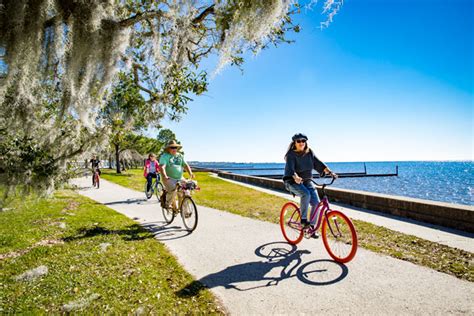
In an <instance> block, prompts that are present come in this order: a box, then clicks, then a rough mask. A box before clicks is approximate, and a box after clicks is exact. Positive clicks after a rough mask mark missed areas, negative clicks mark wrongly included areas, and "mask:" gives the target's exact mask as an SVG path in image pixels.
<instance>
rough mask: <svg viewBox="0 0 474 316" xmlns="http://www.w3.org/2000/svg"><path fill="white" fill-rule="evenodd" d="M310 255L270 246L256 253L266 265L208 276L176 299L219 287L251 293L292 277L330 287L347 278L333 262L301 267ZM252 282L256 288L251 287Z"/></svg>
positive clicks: (253, 264) (344, 270)
mask: <svg viewBox="0 0 474 316" xmlns="http://www.w3.org/2000/svg"><path fill="white" fill-rule="evenodd" d="M309 253H310V251H308V250H297V249H296V247H295V246H291V245H288V244H287V243H283V242H273V243H268V244H265V245H262V246H260V247H258V248H257V249H256V250H255V254H256V255H257V256H259V257H263V258H265V259H266V260H265V261H253V262H246V263H240V264H237V265H233V266H229V267H227V268H225V269H224V270H221V271H219V272H216V273H212V274H209V275H206V276H205V277H203V278H201V279H200V280H198V281H193V282H191V283H190V284H188V285H187V286H186V287H184V288H182V289H181V290H179V291H178V292H177V295H178V296H180V297H192V296H196V295H198V294H199V292H200V291H201V290H202V289H204V288H214V287H219V286H222V287H224V288H226V289H235V290H238V291H249V290H254V289H257V288H262V287H268V286H276V285H278V284H279V283H280V282H282V281H284V280H286V279H289V278H293V277H296V278H298V280H300V281H301V282H303V283H305V284H308V285H313V286H318V285H319V286H321V285H330V284H334V283H337V282H339V281H341V280H342V279H344V278H345V277H346V276H347V274H348V269H347V267H346V266H345V265H342V264H339V263H337V262H335V261H332V260H314V261H310V262H307V263H304V264H302V262H303V260H302V257H303V255H305V254H309ZM262 281H263V282H262ZM249 282H253V283H256V284H255V285H251V286H248V283H249ZM244 283H245V284H247V286H244Z"/></svg>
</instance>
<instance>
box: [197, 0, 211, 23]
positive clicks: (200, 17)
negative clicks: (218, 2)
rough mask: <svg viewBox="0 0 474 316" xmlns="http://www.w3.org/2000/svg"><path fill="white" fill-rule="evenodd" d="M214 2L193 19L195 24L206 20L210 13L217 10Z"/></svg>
mask: <svg viewBox="0 0 474 316" xmlns="http://www.w3.org/2000/svg"><path fill="white" fill-rule="evenodd" d="M214 6H215V5H214V4H213V5H211V6H209V7H207V8H206V9H205V10H204V11H202V12H201V13H200V14H199V15H198V16H197V17H195V18H194V19H193V24H199V23H201V22H202V21H204V19H205V18H206V17H207V16H208V15H209V14H214V13H215V10H214Z"/></svg>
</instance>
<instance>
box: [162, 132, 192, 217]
mask: <svg viewBox="0 0 474 316" xmlns="http://www.w3.org/2000/svg"><path fill="white" fill-rule="evenodd" d="M181 147H182V146H181V145H180V144H178V143H177V142H176V141H174V140H172V141H170V142H169V143H168V145H167V146H166V148H165V152H164V153H163V154H162V155H161V157H160V165H161V173H162V175H163V184H164V185H165V190H166V192H167V193H166V206H167V208H170V207H171V203H172V202H173V201H174V199H175V197H176V184H178V182H179V181H181V180H183V171H184V170H183V169H186V171H187V172H188V174H189V176H190V177H191V178H194V175H193V172H192V170H191V167H189V165H188V164H187V163H186V161H185V160H184V156H183V154H181V153H179V152H178V149H180V148H181Z"/></svg>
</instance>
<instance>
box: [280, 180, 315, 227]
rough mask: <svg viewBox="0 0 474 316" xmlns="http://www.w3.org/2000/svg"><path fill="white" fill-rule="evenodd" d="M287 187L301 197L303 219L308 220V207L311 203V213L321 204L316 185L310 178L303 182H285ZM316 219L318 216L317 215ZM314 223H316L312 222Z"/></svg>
mask: <svg viewBox="0 0 474 316" xmlns="http://www.w3.org/2000/svg"><path fill="white" fill-rule="evenodd" d="M285 187H286V189H287V190H288V191H290V192H291V193H293V194H294V195H297V196H299V197H300V198H301V202H300V212H301V219H302V220H307V219H308V207H309V205H310V204H311V207H312V210H311V214H312V213H313V212H314V211H315V210H316V207H317V206H318V204H319V196H318V193H317V192H316V188H315V187H314V184H313V182H311V181H310V180H306V181H305V182H303V183H301V184H296V183H289V182H285ZM315 220H317V218H316V217H315ZM311 224H312V225H314V224H316V223H313V222H311Z"/></svg>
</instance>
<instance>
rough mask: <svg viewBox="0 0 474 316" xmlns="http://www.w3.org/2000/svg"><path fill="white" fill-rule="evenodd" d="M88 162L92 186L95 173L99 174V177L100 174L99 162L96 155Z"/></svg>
mask: <svg viewBox="0 0 474 316" xmlns="http://www.w3.org/2000/svg"><path fill="white" fill-rule="evenodd" d="M89 162H90V163H91V168H92V185H94V175H95V172H96V171H97V172H99V176H100V175H101V172H100V160H99V159H98V158H97V156H96V155H94V156H92V159H91V160H89Z"/></svg>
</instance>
